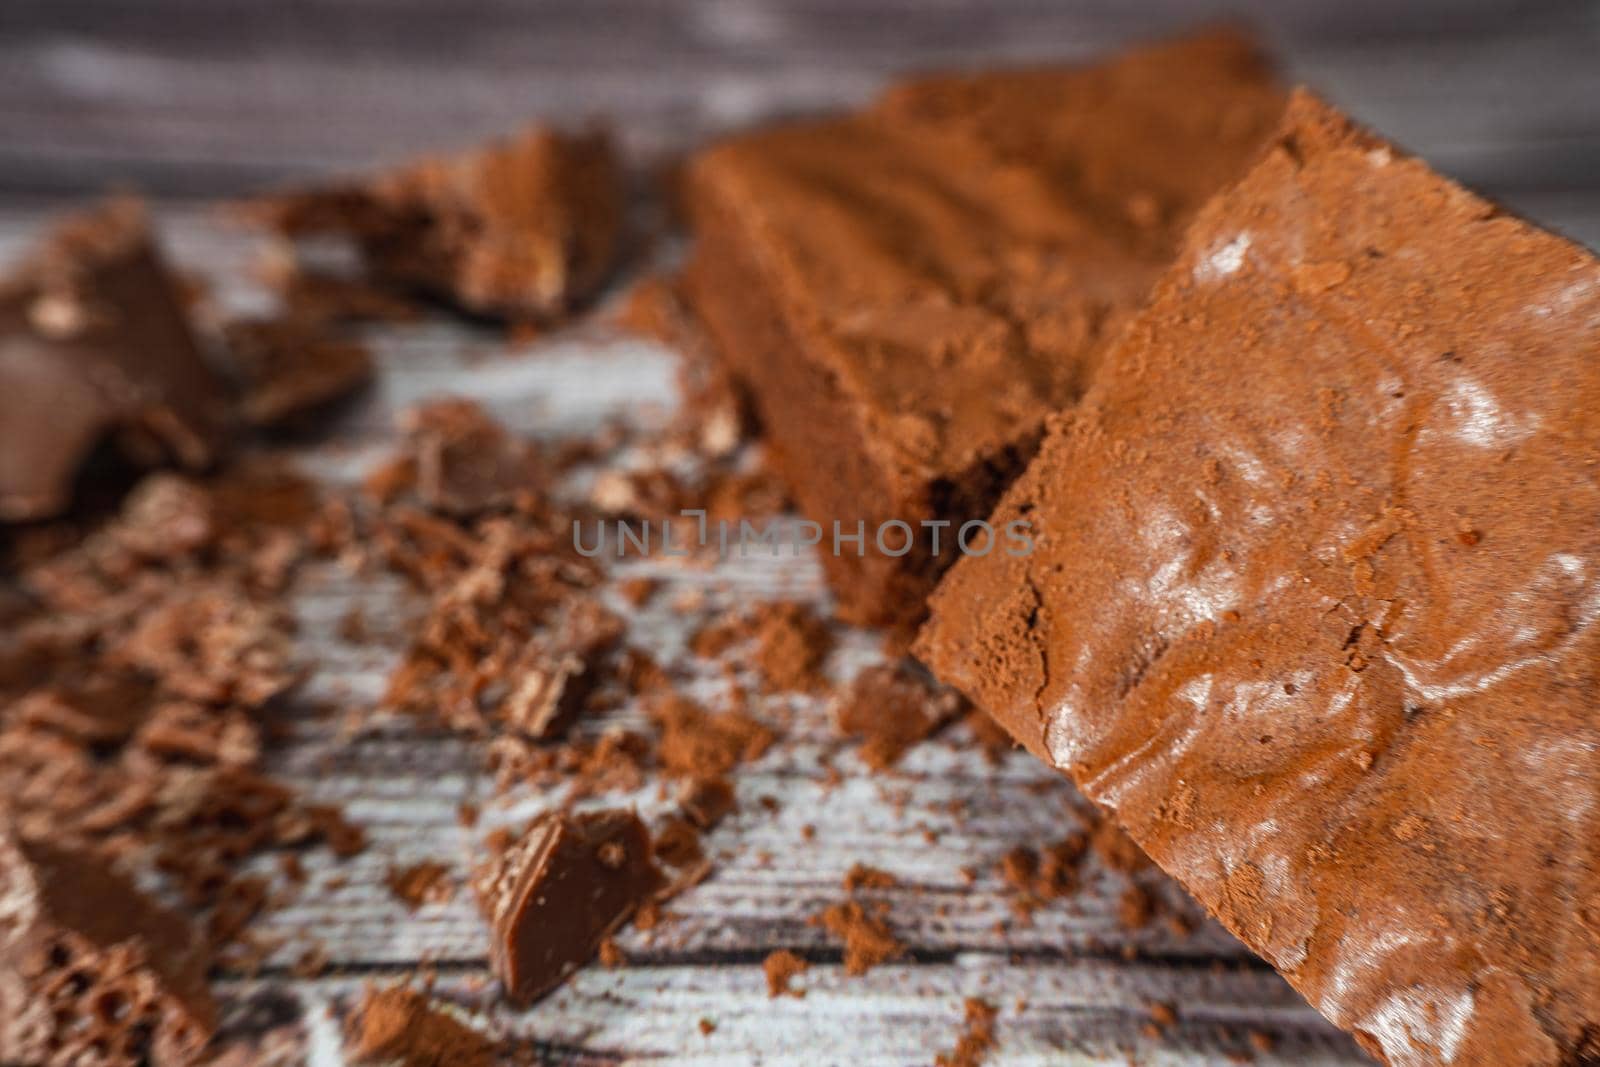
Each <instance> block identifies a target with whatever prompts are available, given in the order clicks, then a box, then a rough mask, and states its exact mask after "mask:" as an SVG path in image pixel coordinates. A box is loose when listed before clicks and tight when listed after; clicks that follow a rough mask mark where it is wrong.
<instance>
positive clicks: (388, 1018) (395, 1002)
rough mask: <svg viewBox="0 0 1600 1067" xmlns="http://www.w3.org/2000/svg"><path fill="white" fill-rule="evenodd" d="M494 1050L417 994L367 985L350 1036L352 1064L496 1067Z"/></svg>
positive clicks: (347, 1048) (348, 1050)
mask: <svg viewBox="0 0 1600 1067" xmlns="http://www.w3.org/2000/svg"><path fill="white" fill-rule="evenodd" d="M495 1052H496V1050H495V1045H494V1043H493V1042H491V1041H490V1040H489V1039H488V1038H486V1037H484V1036H483V1035H482V1034H480V1033H478V1032H477V1031H476V1030H474V1029H472V1028H471V1027H469V1026H467V1025H466V1024H465V1023H462V1022H460V1021H458V1020H457V1019H455V1018H454V1017H453V1016H451V1015H450V1014H447V1013H446V1012H445V1011H444V1010H442V1009H441V1008H439V1007H437V1006H435V1005H434V1003H433V1002H432V1001H430V1000H429V998H428V997H426V996H424V995H423V994H421V993H419V992H416V991H415V990H411V989H405V988H400V987H394V988H389V989H381V990H380V989H376V988H374V987H372V986H368V987H367V990H366V992H365V994H364V995H363V997H362V1001H361V1004H360V1006H359V1007H357V1008H356V1010H355V1012H354V1014H353V1015H352V1017H351V1020H350V1025H349V1027H348V1029H347V1031H346V1034H345V1053H346V1055H347V1056H348V1057H349V1059H350V1062H351V1063H358V1064H371V1065H373V1067H491V1065H492V1064H493V1063H494V1062H495Z"/></svg>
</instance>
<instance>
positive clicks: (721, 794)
mask: <svg viewBox="0 0 1600 1067" xmlns="http://www.w3.org/2000/svg"><path fill="white" fill-rule="evenodd" d="M736 804H737V800H736V798H735V796H734V791H733V783H732V782H730V781H728V779H726V778H724V777H722V776H721V775H711V776H709V777H697V778H691V779H689V780H688V781H687V782H685V783H684V784H683V788H682V789H681V790H680V791H679V793H678V807H679V808H680V809H681V810H682V811H683V813H684V815H685V816H687V817H688V819H689V821H690V822H692V823H694V824H695V825H696V826H698V827H699V828H700V829H702V830H711V829H714V828H715V827H716V825H717V824H718V823H720V822H721V821H722V820H723V819H725V818H727V817H728V815H729V814H730V813H731V812H732V811H733V810H734V807H735V805H736Z"/></svg>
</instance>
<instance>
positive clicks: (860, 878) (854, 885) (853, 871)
mask: <svg viewBox="0 0 1600 1067" xmlns="http://www.w3.org/2000/svg"><path fill="white" fill-rule="evenodd" d="M897 884H898V880H897V879H896V878H895V876H894V875H892V874H890V873H889V872H888V871H885V870H880V869H878V868H877V867H869V866H867V865H866V864H865V863H857V864H855V865H853V866H852V867H851V868H850V869H849V870H848V871H846V872H845V876H844V888H845V891H846V892H847V893H854V892H855V891H856V890H858V889H892V888H893V887H894V886H895V885H897Z"/></svg>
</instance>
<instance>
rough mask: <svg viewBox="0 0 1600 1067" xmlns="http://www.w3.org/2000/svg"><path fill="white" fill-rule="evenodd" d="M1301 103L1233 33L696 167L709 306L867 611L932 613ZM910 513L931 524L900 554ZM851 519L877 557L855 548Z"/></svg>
mask: <svg viewBox="0 0 1600 1067" xmlns="http://www.w3.org/2000/svg"><path fill="white" fill-rule="evenodd" d="M1282 105H1283V95H1282V93H1281V91H1280V89H1279V87H1278V84H1277V83H1276V81H1275V80H1274V78H1273V76H1272V74H1271V72H1270V70H1269V69H1268V65H1267V63H1266V62H1265V61H1264V59H1263V58H1262V56H1261V55H1260V54H1259V52H1258V51H1257V49H1256V48H1255V47H1254V46H1253V45H1252V44H1251V43H1250V42H1249V41H1247V40H1245V39H1242V38H1240V37H1238V36H1236V35H1233V34H1228V33H1215V34H1210V35H1206V36H1201V37H1195V38H1190V39H1186V40H1181V41H1178V42H1174V43H1168V44H1162V45H1158V46H1153V47H1147V48H1143V49H1139V50H1136V51H1133V52H1130V53H1128V54H1126V55H1124V56H1122V57H1120V58H1117V59H1113V60H1111V61H1109V62H1106V63H1103V64H1100V65H1098V66H1093V67H1086V68H1082V69H1065V70H1063V69H1044V70H1019V71H1011V72H999V73H979V74H965V75H950V76H932V77H926V78H921V79H917V80H913V81H909V82H906V83H904V84H901V85H899V86H897V87H895V88H893V89H891V90H890V91H889V92H888V93H886V94H885V95H884V96H883V97H882V98H881V99H880V100H879V101H878V102H877V103H876V104H875V105H873V106H872V107H870V108H868V109H867V110H865V111H863V112H861V113H859V114H855V115H852V116H848V117H844V118H838V119H831V120H822V121H812V122H804V123H798V124H792V125H786V126H780V127H777V128H772V129H766V130H762V131H759V132H755V133H751V134H748V135H745V136H740V137H736V138H734V139H732V140H729V141H727V142H725V143H722V144H720V145H717V146H715V147H713V148H711V149H709V150H708V151H706V152H705V153H704V154H702V155H701V156H700V157H698V158H697V159H695V160H694V161H693V162H692V164H691V166H690V168H689V173H688V180H687V190H688V201H689V207H690V211H691V214H692V218H693V224H694V229H695V233H696V240H697V247H696V251H695V254H694V256H693V258H692V260H691V262H690V264H689V266H688V268H687V270H686V275H685V291H686V294H687V295H688V297H689V300H690V303H691V305H692V306H693V308H694V310H695V311H696V312H697V313H698V314H699V315H700V317H701V318H702V319H703V320H704V322H705V324H706V325H707V326H708V328H709V332H710V334H711V335H712V338H713V341H714V343H715V345H716V347H717V348H718V349H719V350H720V353H721V355H722V356H723V357H724V359H725V361H726V363H727V364H728V366H729V367H730V368H731V370H732V371H733V372H734V373H735V375H736V376H737V377H738V378H739V379H741V380H742V381H743V382H744V383H745V385H746V386H747V387H748V389H749V391H750V392H751V393H752V394H753V398H754V401H755V405H756V408H757V410H758V413H759V415H760V417H761V419H762V420H763V422H764V423H765V425H766V428H767V430H768V432H769V442H770V444H771V447H772V449H773V451H774V452H775V454H776V455H775V459H776V463H777V465H778V468H779V470H780V472H781V474H782V475H783V476H784V478H785V479H786V480H787V481H788V483H789V484H790V486H791V488H792V489H793V491H794V493H795V496H796V499H797V502H798V504H799V507H800V510H801V512H802V513H803V514H804V515H805V516H806V517H807V518H808V519H810V520H812V521H814V522H817V523H819V524H820V525H821V526H822V527H823V529H824V535H823V550H822V553H821V554H822V559H823V564H824V566H825V569H826V570H827V573H828V577H829V579H830V580H831V582H832V584H833V586H834V589H835V591H836V592H837V594H838V596H839V599H840V607H841V614H843V615H844V616H845V617H847V618H849V619H851V620H853V621H863V622H903V621H907V620H910V619H915V618H917V617H919V616H920V615H921V613H922V611H923V601H924V598H925V596H926V593H927V591H928V590H929V589H930V588H931V587H932V585H933V582H934V580H935V578H936V575H937V573H938V571H939V570H940V569H942V567H941V565H942V564H943V563H947V562H948V561H949V560H950V559H951V558H953V555H954V546H955V544H956V536H957V533H958V528H959V527H960V525H961V524H962V523H963V522H964V521H967V520H982V519H983V518H985V517H986V516H987V515H988V513H989V511H990V509H991V508H992V506H993V504H994V502H995V500H996V499H997V498H998V496H999V494H1000V492H1001V490H1002V489H1003V488H1004V487H1005V485H1006V484H1007V483H1008V482H1009V481H1010V479H1011V478H1012V477H1013V476H1014V475H1015V474H1016V473H1017V472H1018V471H1019V470H1020V468H1021V466H1022V464H1023V463H1024V461H1025V460H1026V459H1027V458H1028V456H1029V455H1031V454H1032V452H1033V450H1034V448H1035V447H1036V444H1037V441H1038V438H1039V433H1040V429H1041V426H1042V424H1043V420H1044V418H1045V416H1046V414H1048V413H1049V412H1051V411H1054V410H1056V409H1058V408H1060V407H1062V406H1064V405H1067V404H1070V403H1072V402H1073V401H1074V400H1075V399H1076V398H1077V397H1078V396H1079V395H1080V393H1081V391H1082V390H1083V388H1084V387H1085V384H1086V383H1087V382H1088V381H1089V379H1090V378H1091V377H1092V375H1093V372H1094V368H1095V365H1096V364H1097V362H1098V355H1097V353H1099V352H1100V351H1101V350H1102V347H1103V345H1102V342H1103V340H1104V339H1105V338H1107V337H1108V336H1110V335H1111V334H1112V333H1113V332H1114V327H1115V326H1116V325H1117V324H1118V323H1119V322H1120V321H1121V320H1122V319H1123V318H1124V316H1125V315H1126V314H1127V313H1128V312H1129V311H1131V310H1132V309H1134V308H1136V307H1137V306H1138V305H1140V304H1141V303H1142V302H1143V300H1144V299H1145V297H1146V296H1147V295H1148V292H1149V289H1150V286H1151V285H1152V284H1154V282H1155V279H1156V278H1157V277H1158V276H1159V274H1160V271H1161V270H1162V268H1163V267H1164V266H1166V265H1167V263H1168V262H1170V260H1171V258H1172V255H1173V254H1174V252H1175V250H1176V243H1177V238H1178V236H1179V235H1180V234H1181V232H1182V229H1183V226H1184V225H1185V224H1186V223H1187V222H1188V220H1189V219H1190V218H1191V217H1192V215H1193V213H1194V212H1195V210H1197V209H1198V208H1199V206H1200V205H1201V204H1202V203H1203V202H1204V201H1205V199H1206V197H1208V196H1209V195H1210V194H1212V193H1213V192H1215V191H1216V190H1217V189H1219V188H1220V187H1221V186H1222V185H1223V184H1225V183H1226V182H1227V181H1229V180H1230V179H1233V178H1236V177H1237V176H1238V174H1239V173H1240V172H1242V170H1243V169H1244V167H1245V165H1246V163H1247V161H1248V159H1249V158H1250V157H1251V156H1252V155H1253V154H1254V153H1255V152H1256V151H1257V150H1258V148H1259V146H1260V144H1261V143H1262V141H1263V140H1264V139H1265V137H1266V136H1267V135H1268V134H1269V133H1270V132H1271V130H1272V128H1273V127H1274V125H1275V124H1276V122H1277V120H1278V118H1279V116H1280V115H1281V113H1282ZM893 520H898V521H900V522H902V523H905V524H906V525H907V526H908V527H910V529H909V530H906V529H902V528H899V527H893V526H890V527H886V528H885V529H884V531H883V533H884V536H883V544H882V545H881V546H880V545H879V544H878V543H877V539H876V536H875V535H876V534H877V532H878V530H879V528H880V525H881V524H884V523H887V522H890V521H893ZM835 521H837V522H838V523H839V524H840V529H841V532H842V533H843V534H844V535H845V537H849V536H852V535H854V534H855V533H857V532H858V530H860V529H864V530H865V534H866V535H865V541H864V545H860V544H858V543H856V542H852V541H847V540H844V539H842V538H841V540H840V543H839V550H838V551H837V552H836V551H834V545H833V539H832V532H833V524H834V522H835ZM939 521H943V522H948V523H953V524H954V525H952V526H949V527H945V528H933V527H926V526H923V525H922V524H923V523H926V522H939ZM858 523H859V524H862V525H861V526H860V527H858ZM908 533H909V534H911V535H913V536H914V540H915V543H914V544H912V545H911V547H910V548H909V550H905V551H903V554H897V553H902V550H903V549H904V547H905V546H906V545H907V544H908V543H909V542H908V540H907V535H908ZM936 536H937V537H938V538H939V541H938V547H937V549H936V548H935V544H934V538H935V537H936ZM973 536H974V537H975V538H976V537H977V536H978V531H977V530H974V531H973Z"/></svg>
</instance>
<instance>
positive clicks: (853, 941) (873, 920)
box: [814, 900, 905, 976]
mask: <svg viewBox="0 0 1600 1067" xmlns="http://www.w3.org/2000/svg"><path fill="white" fill-rule="evenodd" d="M814 921H815V922H817V923H819V924H820V925H821V926H822V927H823V929H825V930H827V931H828V932H829V933H831V934H833V935H834V936H835V937H839V938H842V939H843V940H844V972H845V973H846V974H848V975H852V976H854V975H862V974H866V973H867V972H868V971H869V970H871V969H872V968H874V967H876V966H878V965H880V964H884V963H888V962H889V961H891V960H894V959H897V958H899V957H900V956H901V955H903V954H904V952H905V945H903V944H902V943H901V942H900V941H899V939H897V938H896V937H895V936H894V934H893V933H892V932H891V931H890V929H889V924H888V923H886V922H884V921H883V920H882V919H881V918H877V917H875V916H872V915H868V914H867V911H866V909H865V908H863V907H862V906H861V904H860V903H859V902H858V901H854V900H850V901H846V902H844V903H842V904H834V905H832V906H831V907H829V908H828V909H827V910H826V911H824V912H823V913H822V914H821V915H820V916H818V917H817V918H816V920H814Z"/></svg>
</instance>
